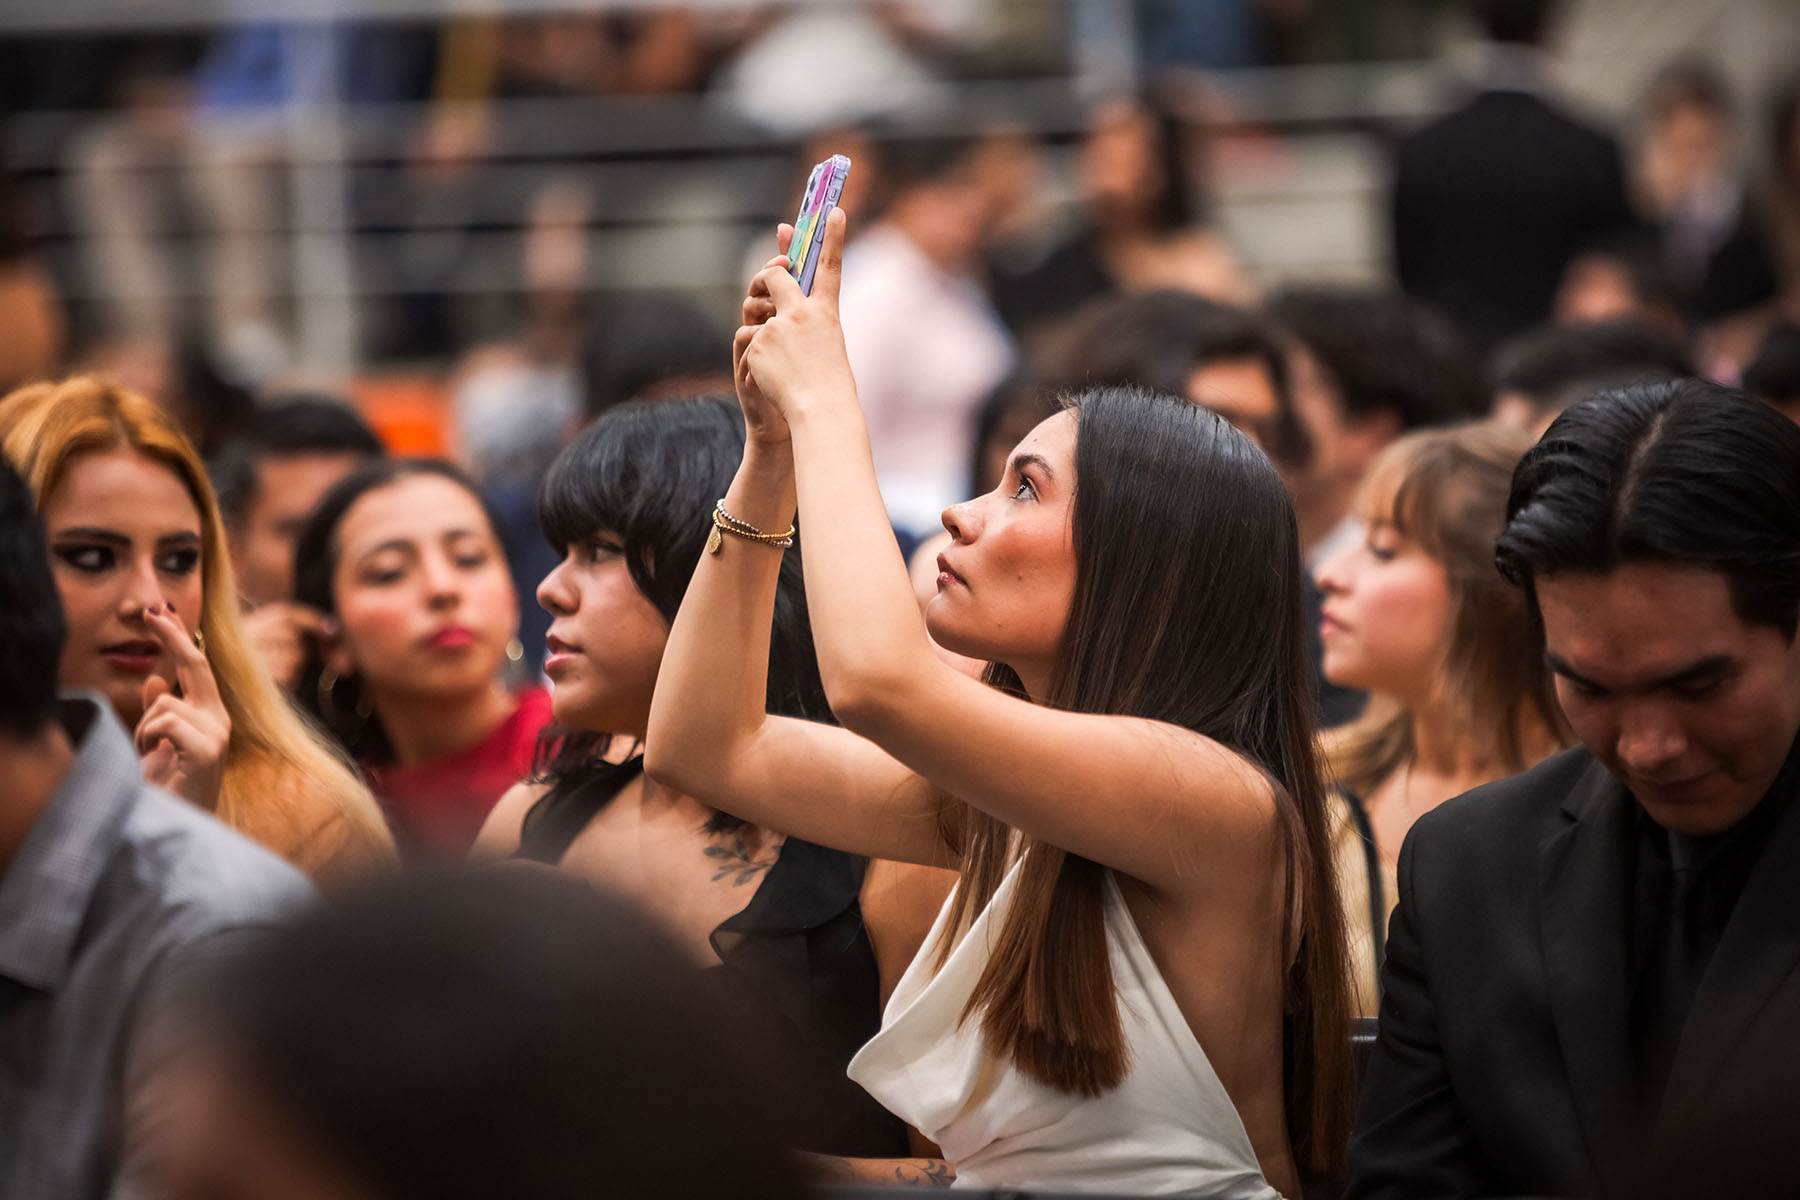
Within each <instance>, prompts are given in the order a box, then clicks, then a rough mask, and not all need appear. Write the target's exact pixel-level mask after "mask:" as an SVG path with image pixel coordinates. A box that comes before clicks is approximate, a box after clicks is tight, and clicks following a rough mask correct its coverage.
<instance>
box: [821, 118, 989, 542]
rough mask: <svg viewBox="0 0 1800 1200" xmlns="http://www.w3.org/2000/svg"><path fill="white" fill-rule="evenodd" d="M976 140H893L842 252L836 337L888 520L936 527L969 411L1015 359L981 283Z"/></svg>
mask: <svg viewBox="0 0 1800 1200" xmlns="http://www.w3.org/2000/svg"><path fill="white" fill-rule="evenodd" d="M979 147H980V143H979V141H977V140H971V139H965V138H949V137H916V136H907V137H896V138H891V139H887V140H886V141H885V142H884V144H883V146H882V150H881V166H882V174H883V180H884V190H885V193H886V203H885V205H884V206H883V207H882V209H881V210H880V218H879V220H878V221H876V222H875V223H874V224H873V225H872V226H871V227H870V228H869V229H868V230H867V232H865V233H863V234H862V235H861V236H860V237H859V238H858V239H857V240H856V243H855V244H854V245H853V246H852V247H851V248H850V250H849V252H848V253H849V265H848V268H847V270H846V271H845V275H844V280H845V284H844V294H843V322H844V338H845V340H846V341H847V343H848V344H849V347H850V361H851V364H852V366H853V368H854V370H855V371H856V380H857V386H858V388H859V389H860V392H861V396H862V401H863V407H864V410H865V411H866V412H867V414H868V420H869V431H870V438H871V443H872V445H873V448H874V453H875V471H876V475H877V477H878V478H879V479H880V480H881V494H882V496H883V497H884V498H885V499H886V501H887V505H888V513H889V515H890V517H891V518H892V520H893V523H894V525H895V526H896V527H897V528H899V529H901V530H903V531H905V532H906V533H908V534H909V535H911V536H915V537H916V536H917V535H919V534H921V533H924V532H926V531H927V530H931V529H935V528H936V527H937V524H938V520H937V518H938V514H939V513H941V512H942V511H943V508H944V506H945V505H946V504H948V503H950V502H951V501H952V500H954V499H955V498H956V497H957V495H958V494H959V492H960V490H961V487H962V483H963V479H962V472H963V470H964V468H965V464H967V462H968V460H969V452H970V447H971V443H972V434H973V422H974V417H975V413H976V410H977V409H978V408H979V407H980V405H981V402H982V400H983V399H984V398H985V397H986V396H987V394H988V393H989V392H990V391H992V390H993V388H994V387H995V386H996V385H998V384H999V383H1000V381H1001V380H1003V379H1004V378H1006V376H1007V374H1008V372H1010V371H1011V370H1012V367H1013V364H1014V352H1013V346H1012V340H1011V338H1010V337H1009V336H1008V334H1007V332H1006V328H1005V326H1004V325H1002V324H1001V322H1000V319H999V317H998V316H996V315H995V313H994V310H993V308H992V306H991V305H990V304H989V303H988V300H987V296H986V294H985V293H984V292H983V290H982V279H981V271H982V252H983V249H984V247H985V246H986V243H987V233H988V230H987V223H988V219H989V217H990V216H991V212H990V206H989V204H988V197H987V194H986V192H985V191H984V189H983V188H982V187H981V180H980V178H979V175H978V172H977V171H976V166H975V161H976V153H977V151H978V150H979Z"/></svg>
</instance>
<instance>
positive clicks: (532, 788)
mask: <svg viewBox="0 0 1800 1200" xmlns="http://www.w3.org/2000/svg"><path fill="white" fill-rule="evenodd" d="M548 790H549V787H548V785H546V784H542V783H532V782H531V781H530V780H521V781H520V782H518V783H515V784H513V785H512V786H511V787H509V788H507V789H506V794H505V795H503V796H501V797H500V799H499V800H498V801H497V802H496V803H495V804H494V807H493V808H492V809H490V810H489V811H488V815H487V820H485V821H483V822H482V823H481V832H480V833H477V834H476V835H475V844H474V845H473V846H471V847H470V848H469V861H470V862H495V861H497V860H499V859H503V858H507V857H509V856H510V855H513V854H516V853H517V852H518V849H519V839H520V836H521V833H522V832H523V830H524V828H525V814H526V813H528V812H530V811H531V806H532V805H534V804H536V803H537V802H538V801H539V800H541V799H543V796H544V793H545V792H546V791H548Z"/></svg>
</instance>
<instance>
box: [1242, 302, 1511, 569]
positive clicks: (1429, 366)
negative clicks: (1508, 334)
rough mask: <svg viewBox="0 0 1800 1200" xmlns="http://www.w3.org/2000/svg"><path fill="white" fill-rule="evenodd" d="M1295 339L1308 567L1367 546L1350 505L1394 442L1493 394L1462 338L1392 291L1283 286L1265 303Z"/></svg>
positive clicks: (1476, 410)
mask: <svg viewBox="0 0 1800 1200" xmlns="http://www.w3.org/2000/svg"><path fill="white" fill-rule="evenodd" d="M1263 311H1264V312H1265V313H1267V315H1268V317H1269V319H1270V320H1272V321H1273V322H1275V323H1276V324H1277V325H1279V326H1280V327H1281V328H1282V329H1283V330H1285V331H1286V332H1287V333H1289V334H1291V335H1292V336H1293V338H1294V340H1295V343H1296V344H1295V345H1294V346H1293V347H1292V348H1291V350H1290V357H1291V359H1292V370H1291V371H1290V378H1291V379H1292V381H1293V388H1292V393H1293V405H1294V409H1295V412H1296V415H1297V416H1298V417H1299V420H1300V424H1301V426H1302V428H1303V429H1304V431H1305V434H1306V438H1307V442H1308V444H1309V446H1310V451H1311V452H1310V454H1309V456H1308V457H1307V459H1306V460H1305V461H1304V462H1301V463H1287V464H1284V470H1283V475H1284V476H1285V478H1286V479H1287V482H1288V491H1289V492H1290V493H1291V494H1292V495H1293V497H1294V515H1295V517H1296V518H1298V520H1299V522H1300V544H1301V546H1302V547H1303V548H1304V550H1305V554H1306V561H1307V565H1308V567H1309V568H1311V569H1313V570H1314V571H1316V570H1317V569H1318V567H1319V565H1320V564H1321V563H1323V562H1324V561H1325V560H1327V559H1329V558H1331V557H1333V556H1335V555H1336V554H1337V552H1338V551H1340V550H1343V549H1345V548H1347V547H1349V546H1353V545H1356V544H1358V543H1360V542H1361V540H1362V527H1361V523H1360V522H1359V521H1358V520H1357V519H1356V517H1355V516H1354V515H1353V514H1352V512H1351V508H1352V501H1353V500H1354V499H1355V496H1356V493H1357V489H1358V488H1360V487H1361V486H1362V479H1363V475H1364V474H1365V473H1366V472H1367V471H1368V469H1369V463H1370V462H1372V461H1373V460H1374V458H1375V456H1376V455H1377V454H1379V453H1380V452H1381V451H1382V449H1383V448H1384V447H1386V446H1387V445H1388V443H1390V442H1392V441H1393V440H1394V439H1395V438H1397V437H1399V436H1400V435H1401V434H1404V433H1410V432H1411V431H1413V430H1415V429H1420V428H1423V427H1425V426H1427V425H1443V424H1447V423H1450V422H1453V421H1459V420H1465V419H1467V418H1470V417H1475V416H1478V415H1480V414H1481V413H1482V412H1483V411H1485V410H1486V408H1487V393H1486V389H1485V388H1484V387H1483V385H1482V381H1481V374H1480V370H1479V368H1478V367H1477V366H1476V363H1475V360H1474V357H1473V356H1472V355H1471V353H1470V351H1469V348H1468V346H1467V345H1466V343H1464V341H1463V339H1462V337H1461V335H1460V334H1458V333H1457V331H1456V330H1455V329H1454V328H1453V327H1451V326H1450V324H1449V322H1447V321H1446V320H1444V318H1442V317H1441V316H1439V315H1438V314H1436V313H1435V312H1433V311H1431V310H1430V309H1428V308H1426V307H1425V306H1424V305H1422V304H1419V303H1416V302H1414V301H1411V300H1409V299H1407V297H1405V296H1403V295H1401V294H1400V293H1398V292H1394V291H1391V290H1386V289H1376V288H1367V287H1353V286H1348V285H1334V284H1311V285H1297V286H1294V287H1289V288H1285V289H1283V290H1282V291H1281V292H1279V293H1277V294H1276V295H1275V296H1274V297H1273V298H1271V299H1270V300H1269V302H1268V303H1267V305H1265V306H1264V310H1263Z"/></svg>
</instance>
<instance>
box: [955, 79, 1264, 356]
mask: <svg viewBox="0 0 1800 1200" xmlns="http://www.w3.org/2000/svg"><path fill="white" fill-rule="evenodd" d="M1203 136H1204V131H1203V130H1201V129H1200V128H1198V127H1197V126H1194V125H1191V124H1189V123H1188V122H1186V121H1184V120H1183V119H1182V118H1180V117H1178V116H1177V115H1175V113H1174V111H1173V110H1172V108H1171V106H1170V103H1169V101H1168V100H1167V99H1166V98H1164V97H1163V96H1162V95H1161V94H1160V93H1159V92H1157V91H1155V90H1146V91H1144V92H1141V93H1139V94H1138V95H1136V96H1131V97H1116V98H1113V99H1111V100H1107V101H1105V102H1103V103H1101V104H1099V105H1097V106H1096V107H1095V108H1094V110H1093V112H1092V113H1091V114H1090V116H1089V121H1088V128H1087V131H1086V133H1085V134H1084V135H1083V138H1082V143H1081V156H1080V159H1079V166H1078V173H1079V174H1078V186H1079V191H1080V196H1081V201H1080V209H1079V211H1078V213H1077V215H1076V217H1075V226H1074V228H1073V229H1072V230H1070V231H1068V232H1066V233H1065V234H1063V236H1062V237H1061V238H1060V239H1058V240H1057V241H1056V242H1055V243H1053V244H1052V245H1050V246H1049V247H1048V248H1047V249H1043V248H1039V249H1037V250H1036V251H1035V253H1032V252H1030V251H1029V248H1028V250H1027V252H1024V253H1021V252H1020V250H1019V249H1018V248H1017V247H1015V248H1013V249H1012V251H1011V252H1001V253H999V254H997V255H996V256H995V257H994V259H993V262H992V267H991V277H992V284H991V286H992V289H993V294H994V303H995V305H996V307H997V308H998V309H999V311H1000V314H1001V316H1002V317H1004V318H1005V319H1006V322H1007V324H1008V325H1010V326H1011V327H1012V329H1013V331H1014V332H1015V333H1016V334H1017V335H1018V337H1019V338H1020V340H1021V341H1024V342H1027V343H1031V342H1034V341H1035V340H1036V339H1037V338H1039V337H1040V336H1046V335H1047V334H1048V332H1049V329H1050V327H1053V326H1055V325H1056V323H1057V322H1059V321H1060V320H1061V319H1062V318H1065V317H1067V316H1068V315H1069V314H1070V313H1072V312H1074V311H1075V310H1076V309H1078V308H1080V307H1081V306H1082V305H1083V304H1085V303H1087V302H1088V301H1091V300H1093V299H1095V298H1096V297H1098V296H1105V295H1111V294H1115V293H1119V292H1142V291H1153V290H1158V289H1165V288H1173V289H1180V290H1183V291H1189V292H1193V293H1194V294H1196V295H1201V296H1206V297H1208V298H1210V299H1212V300H1216V301H1219V302H1221V303H1242V302H1245V301H1247V300H1248V299H1249V298H1250V285H1249V281H1248V280H1247V279H1246V278H1245V276H1244V273H1243V270H1242V268H1241V267H1240V265H1239V263H1238V260H1237V256H1236V255H1235V254H1234V253H1233V252H1232V250H1231V247H1230V246H1229V245H1228V244H1227V243H1226V241H1225V240H1224V238H1223V237H1222V236H1221V235H1220V234H1218V233H1217V232H1215V231H1214V230H1212V229H1210V228H1208V227H1207V224H1206V222H1207V218H1208V216H1209V213H1208V205H1207V197H1206V195H1205V191H1204V184H1203V179H1204V175H1205V170H1204V168H1205V165H1206V164H1205V161H1204V160H1205V146H1204V143H1203V141H1202V139H1203ZM1019 259H1024V261H1023V262H1019V261H1017V260H1019Z"/></svg>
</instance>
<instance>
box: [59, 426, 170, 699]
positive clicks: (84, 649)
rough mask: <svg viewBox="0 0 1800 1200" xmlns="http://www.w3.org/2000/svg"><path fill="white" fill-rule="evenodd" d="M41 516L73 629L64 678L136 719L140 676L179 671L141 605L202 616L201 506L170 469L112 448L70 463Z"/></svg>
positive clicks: (65, 653) (140, 695)
mask: <svg viewBox="0 0 1800 1200" xmlns="http://www.w3.org/2000/svg"><path fill="white" fill-rule="evenodd" d="M43 518H44V526H45V528H46V530H47V531H48V532H49V538H50V562H51V569H52V573H53V574H54V576H55V578H56V589H57V592H58V594H59V595H61V597H62V605H63V613H64V616H65V618H66V620H67V621H68V627H69V636H68V641H67V643H66V644H65V645H64V646H63V655H62V666H61V670H60V672H59V677H58V683H59V684H61V685H62V686H63V687H87V688H93V689H94V690H95V691H97V692H99V693H100V694H101V695H103V696H105V697H106V698H107V700H108V701H110V702H111V703H112V706H113V711H114V712H116V713H117V714H118V716H119V719H120V720H121V721H123V722H124V723H125V724H126V725H127V726H128V727H129V726H133V725H136V724H137V721H138V718H139V717H141V716H142V715H143V689H144V680H145V679H146V678H148V677H149V676H150V675H152V674H160V675H162V676H163V677H165V678H167V679H170V680H173V679H174V677H175V672H174V664H173V663H171V662H169V661H168V657H167V655H166V654H165V653H164V651H163V649H162V646H161V645H160V644H159V643H158V642H157V641H156V639H155V638H154V637H153V636H152V635H151V633H150V630H149V627H148V626H147V625H146V624H145V623H144V609H146V608H148V607H150V606H151V605H167V606H169V607H171V608H173V609H174V610H175V613H176V615H177V616H178V617H179V618H180V619H181V622H182V624H184V625H185V626H187V627H188V628H189V629H192V628H194V627H195V626H197V625H198V624H199V623H200V607H201V602H202V600H203V599H204V589H203V587H202V584H201V566H202V543H201V522H200V509H199V507H198V506H197V505H196V504H195V503H194V498H193V496H192V494H191V493H189V491H188V489H187V485H186V484H185V483H183V482H182V479H181V477H180V476H179V475H177V474H176V473H175V472H174V471H173V470H172V469H170V468H169V467H166V466H164V465H163V464H161V463H159V462H157V461H155V460H154V459H150V458H146V457H144V456H143V455H141V454H138V453H137V452H135V451H132V450H109V451H104V452H100V453H96V454H88V455H83V456H82V457H80V458H77V459H75V460H74V461H73V462H71V463H70V464H69V465H68V468H67V469H66V470H65V471H64V473H63V477H62V479H61V481H59V482H58V483H57V485H56V487H55V489H54V490H52V491H51V493H50V494H49V495H48V496H47V497H45V499H44V511H43Z"/></svg>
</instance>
